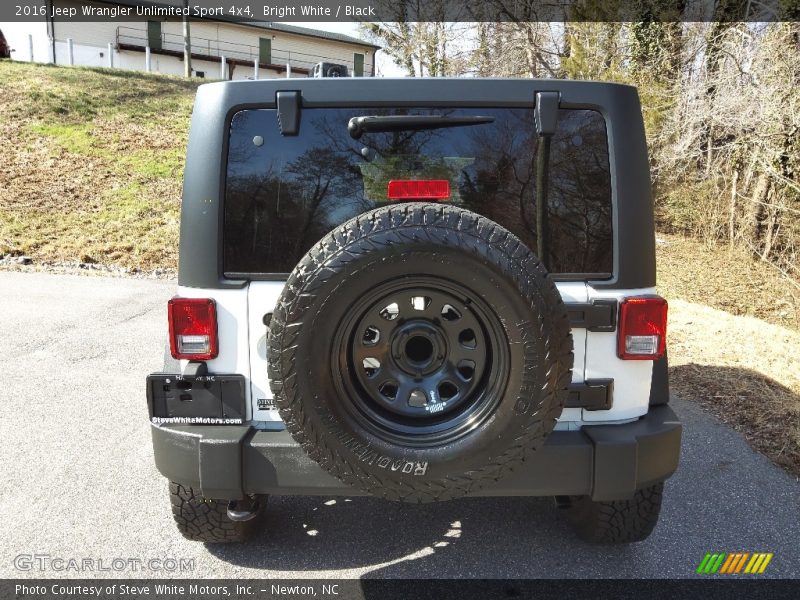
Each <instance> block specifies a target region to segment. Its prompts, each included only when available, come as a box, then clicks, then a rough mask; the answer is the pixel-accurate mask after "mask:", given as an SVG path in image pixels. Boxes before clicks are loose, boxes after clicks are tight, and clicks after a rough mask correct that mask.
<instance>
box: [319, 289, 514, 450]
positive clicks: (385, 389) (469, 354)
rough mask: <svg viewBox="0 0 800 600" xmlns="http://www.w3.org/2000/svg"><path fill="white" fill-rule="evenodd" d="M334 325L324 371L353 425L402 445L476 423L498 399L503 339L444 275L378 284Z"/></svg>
mask: <svg viewBox="0 0 800 600" xmlns="http://www.w3.org/2000/svg"><path fill="white" fill-rule="evenodd" d="M347 317H349V318H346V319H345V321H344V322H343V323H342V325H341V326H340V327H339V329H338V332H339V335H337V341H338V342H339V351H338V352H336V353H334V355H333V357H332V358H333V359H334V361H333V362H334V364H333V365H332V368H333V369H338V370H339V371H340V372H341V373H346V374H347V376H345V377H342V378H341V379H340V383H341V384H342V387H343V391H345V392H346V393H347V394H348V395H349V397H350V398H352V400H353V403H352V406H351V412H352V414H353V416H354V417H355V418H357V419H359V420H360V421H361V423H362V424H363V426H365V427H370V428H371V429H372V431H373V432H374V433H375V435H379V436H382V437H384V438H385V439H386V440H389V441H392V442H396V443H399V444H406V445H411V446H424V445H435V444H442V443H446V442H448V441H452V440H453V439H455V438H457V437H458V436H460V435H464V434H465V433H468V432H469V431H471V430H472V429H474V428H476V427H478V426H479V425H480V424H481V422H482V421H483V419H485V418H487V417H488V416H490V415H491V414H492V410H493V408H494V407H495V406H496V405H497V403H498V402H499V401H500V398H501V397H502V394H503V391H504V389H503V388H504V385H505V382H506V377H507V373H508V341H507V339H506V338H505V334H504V332H503V328H502V324H501V323H500V320H499V318H498V316H497V315H496V314H495V313H494V312H493V311H492V310H491V308H490V307H489V306H488V305H486V303H485V302H484V301H483V300H482V299H481V298H480V297H477V296H475V295H474V294H472V293H471V292H470V291H469V290H468V289H466V288H465V287H464V286H462V285H460V284H459V283H457V282H454V281H448V280H442V279H440V278H434V277H415V278H412V279H405V280H402V281H400V282H388V283H387V284H385V285H382V286H380V287H379V288H377V289H375V290H373V291H372V292H371V293H370V294H368V295H367V296H366V297H365V298H363V299H362V300H361V301H360V302H359V303H358V305H357V306H356V307H354V310H353V311H352V313H351V314H349V315H347Z"/></svg>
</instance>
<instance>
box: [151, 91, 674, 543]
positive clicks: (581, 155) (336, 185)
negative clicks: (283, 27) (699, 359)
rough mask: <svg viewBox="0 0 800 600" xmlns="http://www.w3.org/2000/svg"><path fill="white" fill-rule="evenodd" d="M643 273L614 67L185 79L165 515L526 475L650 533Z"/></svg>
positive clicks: (164, 422) (655, 418)
mask: <svg viewBox="0 0 800 600" xmlns="http://www.w3.org/2000/svg"><path fill="white" fill-rule="evenodd" d="M655 283H656V273H655V240H654V229H653V207H652V200H651V191H650V178H649V167H648V158H647V147H646V144H645V137H644V127H643V124H642V117H641V110H640V105H639V100H638V96H637V93H636V90H635V89H634V88H631V87H628V86H622V85H615V84H607V83H590V82H575V81H556V80H477V79H459V80H447V79H444V80H443V79H437V80H433V79H431V80H413V79H412V80H409V79H406V80H377V79H376V80H370V79H367V80H364V79H358V80H353V79H307V80H295V79H292V80H271V81H270V80H267V81H247V82H226V83H214V84H209V85H204V86H202V87H200V89H199V91H198V94H197V100H196V103H195V108H194V114H193V117H192V128H191V134H190V139H189V148H188V155H187V162H186V171H185V181H184V196H183V208H182V219H181V246H180V269H179V288H178V292H177V296H176V297H175V298H173V299H172V300H171V301H170V303H169V310H168V312H169V345H170V350H169V355H168V356H167V361H166V364H165V369H164V372H163V373H155V374H152V375H150V376H149V377H148V383H147V398H148V406H149V411H150V417H151V421H152V433H153V445H154V451H155V460H156V464H157V466H158V469H159V471H160V472H161V473H162V474H163V475H164V476H166V477H167V478H168V479H169V480H170V482H171V483H170V486H171V495H172V505H173V513H174V516H175V520H176V522H177V524H178V528H179V530H180V531H181V533H183V534H184V535H185V536H186V537H188V538H190V539H195V540H202V541H206V542H226V541H240V540H242V539H244V538H245V537H246V536H247V535H249V534H251V533H253V532H254V531H256V530H257V529H258V523H259V519H258V518H257V517H258V516H259V515H260V514H262V511H263V510H264V507H265V504H266V498H267V496H268V495H269V494H318V495H326V496H329V495H350V496H352V495H360V494H369V495H373V496H378V497H381V498H386V499H389V500H398V501H404V502H431V501H441V500H450V499H453V498H459V497H462V496H544V495H547V496H553V497H555V498H556V504H557V505H558V506H560V507H562V508H564V509H566V510H565V512H566V514H567V515H568V516H569V517H570V518H571V519H572V520H573V521H574V522H575V524H576V525H577V531H578V533H579V534H580V535H581V536H582V537H583V538H585V539H588V540H591V541H598V542H635V541H639V540H642V539H644V538H646V537H647V536H648V535H649V534H650V532H651V531H652V529H653V527H654V526H655V524H656V521H657V519H658V514H659V509H660V506H661V495H662V488H663V482H664V480H666V479H667V478H668V477H669V476H670V475H671V474H672V473H673V472H674V471H675V469H676V467H677V464H678V456H679V452H680V438H681V425H680V423H679V422H678V420H677V418H676V416H675V414H674V413H673V412H672V410H671V409H670V408H669V406H668V405H667V402H668V399H669V391H668V384H667V363H666V352H665V341H666V340H665V334H666V331H665V330H666V315H667V306H666V302H665V301H664V300H663V299H662V298H659V297H658V296H657V295H656V294H655V287H654V286H655Z"/></svg>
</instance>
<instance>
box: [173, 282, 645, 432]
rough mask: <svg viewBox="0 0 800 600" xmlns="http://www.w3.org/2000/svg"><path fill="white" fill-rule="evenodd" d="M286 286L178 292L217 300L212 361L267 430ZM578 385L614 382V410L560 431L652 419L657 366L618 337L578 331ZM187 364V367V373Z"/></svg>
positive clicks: (275, 419) (617, 295)
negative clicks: (271, 323) (276, 330)
mask: <svg viewBox="0 0 800 600" xmlns="http://www.w3.org/2000/svg"><path fill="white" fill-rule="evenodd" d="M283 285H284V282H282V281H254V282H252V283H250V285H249V286H247V287H244V288H242V289H235V290H205V289H198V288H187V287H180V288H178V295H179V296H182V297H186V298H214V300H215V301H216V304H217V321H218V330H219V356H218V357H217V358H216V359H214V360H211V361H208V368H209V370H210V371H212V372H217V373H238V374H241V375H244V376H245V378H247V380H248V383H249V385H247V386H246V390H247V392H246V394H247V397H246V403H247V411H246V414H247V419H248V420H252V421H254V424H256V425H258V426H260V427H265V428H273V427H281V426H282V421H281V418H280V416H279V414H278V411H277V410H276V409H275V407H274V405H273V402H272V400H273V396H272V392H271V390H270V387H269V377H268V376H267V339H266V326H265V325H264V315H266V314H267V313H271V312H273V310H274V308H275V304H276V303H277V300H278V297H279V296H280V293H281V291H282V290H283ZM557 285H558V290H559V292H560V293H561V296H562V298H563V299H564V301H565V302H588V301H591V300H593V299H616V300H621V299H623V298H625V297H628V296H640V295H648V294H653V293H655V290H654V289H653V288H645V289H638V290H623V291H619V290H612V291H606V290H595V289H593V288H592V287H590V286H587V285H586V284H585V283H583V282H560V283H558V284H557ZM572 338H573V344H574V356H575V360H574V368H573V373H572V381H573V383H579V382H582V381H585V380H592V379H613V380H614V390H613V407H612V408H611V409H610V410H601V411H588V410H583V409H579V408H567V409H564V411H563V413H562V414H561V417H560V418H559V422H558V424H557V425H556V429H561V430H566V429H577V428H579V427H581V426H583V425H589V424H592V423H610V422H613V423H619V422H626V421H630V420H634V419H636V418H638V417H640V416H642V415H644V414H646V413H647V410H648V404H649V398H650V380H651V374H652V370H653V363H652V361H649V360H620V359H619V358H618V357H617V334H616V332H614V333H597V332H587V331H586V330H585V329H573V331H572ZM185 362H186V361H182V365H181V366H182V367H183V366H185Z"/></svg>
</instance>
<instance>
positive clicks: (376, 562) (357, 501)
mask: <svg viewBox="0 0 800 600" xmlns="http://www.w3.org/2000/svg"><path fill="white" fill-rule="evenodd" d="M558 517H559V515H558V510H557V509H556V507H555V504H554V502H553V500H552V499H551V498H524V497H523V498H465V499H461V500H453V501H449V502H442V503H434V504H422V505H416V504H401V503H396V502H389V501H385V500H380V499H376V498H367V497H353V498H346V497H337V498H330V497H325V496H320V497H308V496H306V497H299V496H282V497H272V498H270V502H269V505H268V507H267V511H266V517H265V520H264V530H263V532H262V534H261V535H260V536H258V537H257V538H256V539H254V540H253V541H251V542H249V543H246V544H242V545H237V546H231V545H223V544H208V545H207V546H206V547H207V549H208V551H209V552H210V553H211V554H212V555H214V556H215V557H217V558H219V559H220V560H223V561H225V562H229V563H233V564H236V565H238V566H242V567H247V568H254V569H269V570H280V571H295V572H297V571H328V570H347V569H362V568H364V567H365V566H369V567H371V568H381V569H388V570H390V571H391V575H390V576H392V577H403V576H405V577H464V576H472V577H476V576H482V575H483V573H484V572H485V571H486V565H487V563H488V564H490V565H492V566H491V567H490V569H495V568H496V567H495V565H496V566H500V565H502V569H503V570H504V571H506V573H507V575H512V574H514V573H525V572H529V571H530V565H529V564H527V557H526V558H524V559H520V560H516V559H509V557H513V556H517V557H519V556H520V553H519V546H520V545H521V546H525V545H530V546H540V545H541V546H546V545H547V544H548V540H553V539H558V540H560V544H562V545H563V543H564V541H565V540H569V541H571V542H572V543H577V542H576V540H577V538H576V537H575V534H574V533H573V532H572V530H571V529H570V528H569V526H568V524H567V523H566V521H565V519H562V518H558ZM506 546H511V548H505V547H506ZM486 553H491V558H488V557H487V555H486ZM522 556H526V553H522ZM501 557H502V559H501ZM434 558H436V559H437V560H431V559H434ZM422 559H424V560H422ZM470 565H474V566H475V567H476V569H475V572H473V573H472V574H471V575H470V574H469V571H470V570H471V567H470ZM481 565H483V566H481ZM497 576H498V577H499V576H502V575H501V573H500V572H499V571H498V573H497Z"/></svg>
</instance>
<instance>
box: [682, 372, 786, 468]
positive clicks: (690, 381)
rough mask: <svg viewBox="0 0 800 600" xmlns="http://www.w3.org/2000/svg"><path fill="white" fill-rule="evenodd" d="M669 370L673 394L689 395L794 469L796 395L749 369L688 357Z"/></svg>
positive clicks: (781, 464) (746, 437)
mask: <svg viewBox="0 0 800 600" xmlns="http://www.w3.org/2000/svg"><path fill="white" fill-rule="evenodd" d="M798 366H800V363H798ZM669 376H670V384H671V388H672V390H673V391H674V392H675V393H676V394H678V395H679V396H681V397H683V398H693V399H694V400H695V401H697V402H698V403H699V404H700V405H701V406H702V407H703V408H704V409H706V410H707V411H708V412H710V413H711V414H713V415H714V416H716V417H717V418H718V419H720V420H721V421H722V422H723V423H726V424H728V425H730V426H732V427H733V428H734V429H735V430H736V431H738V432H739V433H741V434H742V435H743V436H744V437H745V439H747V441H748V443H749V444H750V445H751V446H752V447H753V448H754V449H755V450H758V451H759V452H761V453H763V454H764V455H766V456H767V457H768V458H769V459H770V460H772V461H773V462H774V463H776V464H778V465H779V466H781V467H783V468H785V469H786V470H788V471H790V472H793V473H795V474H796V475H800V395H798V394H796V393H795V392H793V391H792V390H790V389H789V388H787V387H786V386H784V385H781V384H780V383H778V382H777V381H775V380H774V379H771V378H769V377H767V376H765V375H763V374H761V373H759V372H757V371H753V370H751V369H742V368H737V367H725V366H713V365H698V364H694V363H689V364H686V365H678V366H673V367H670V370H669Z"/></svg>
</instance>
